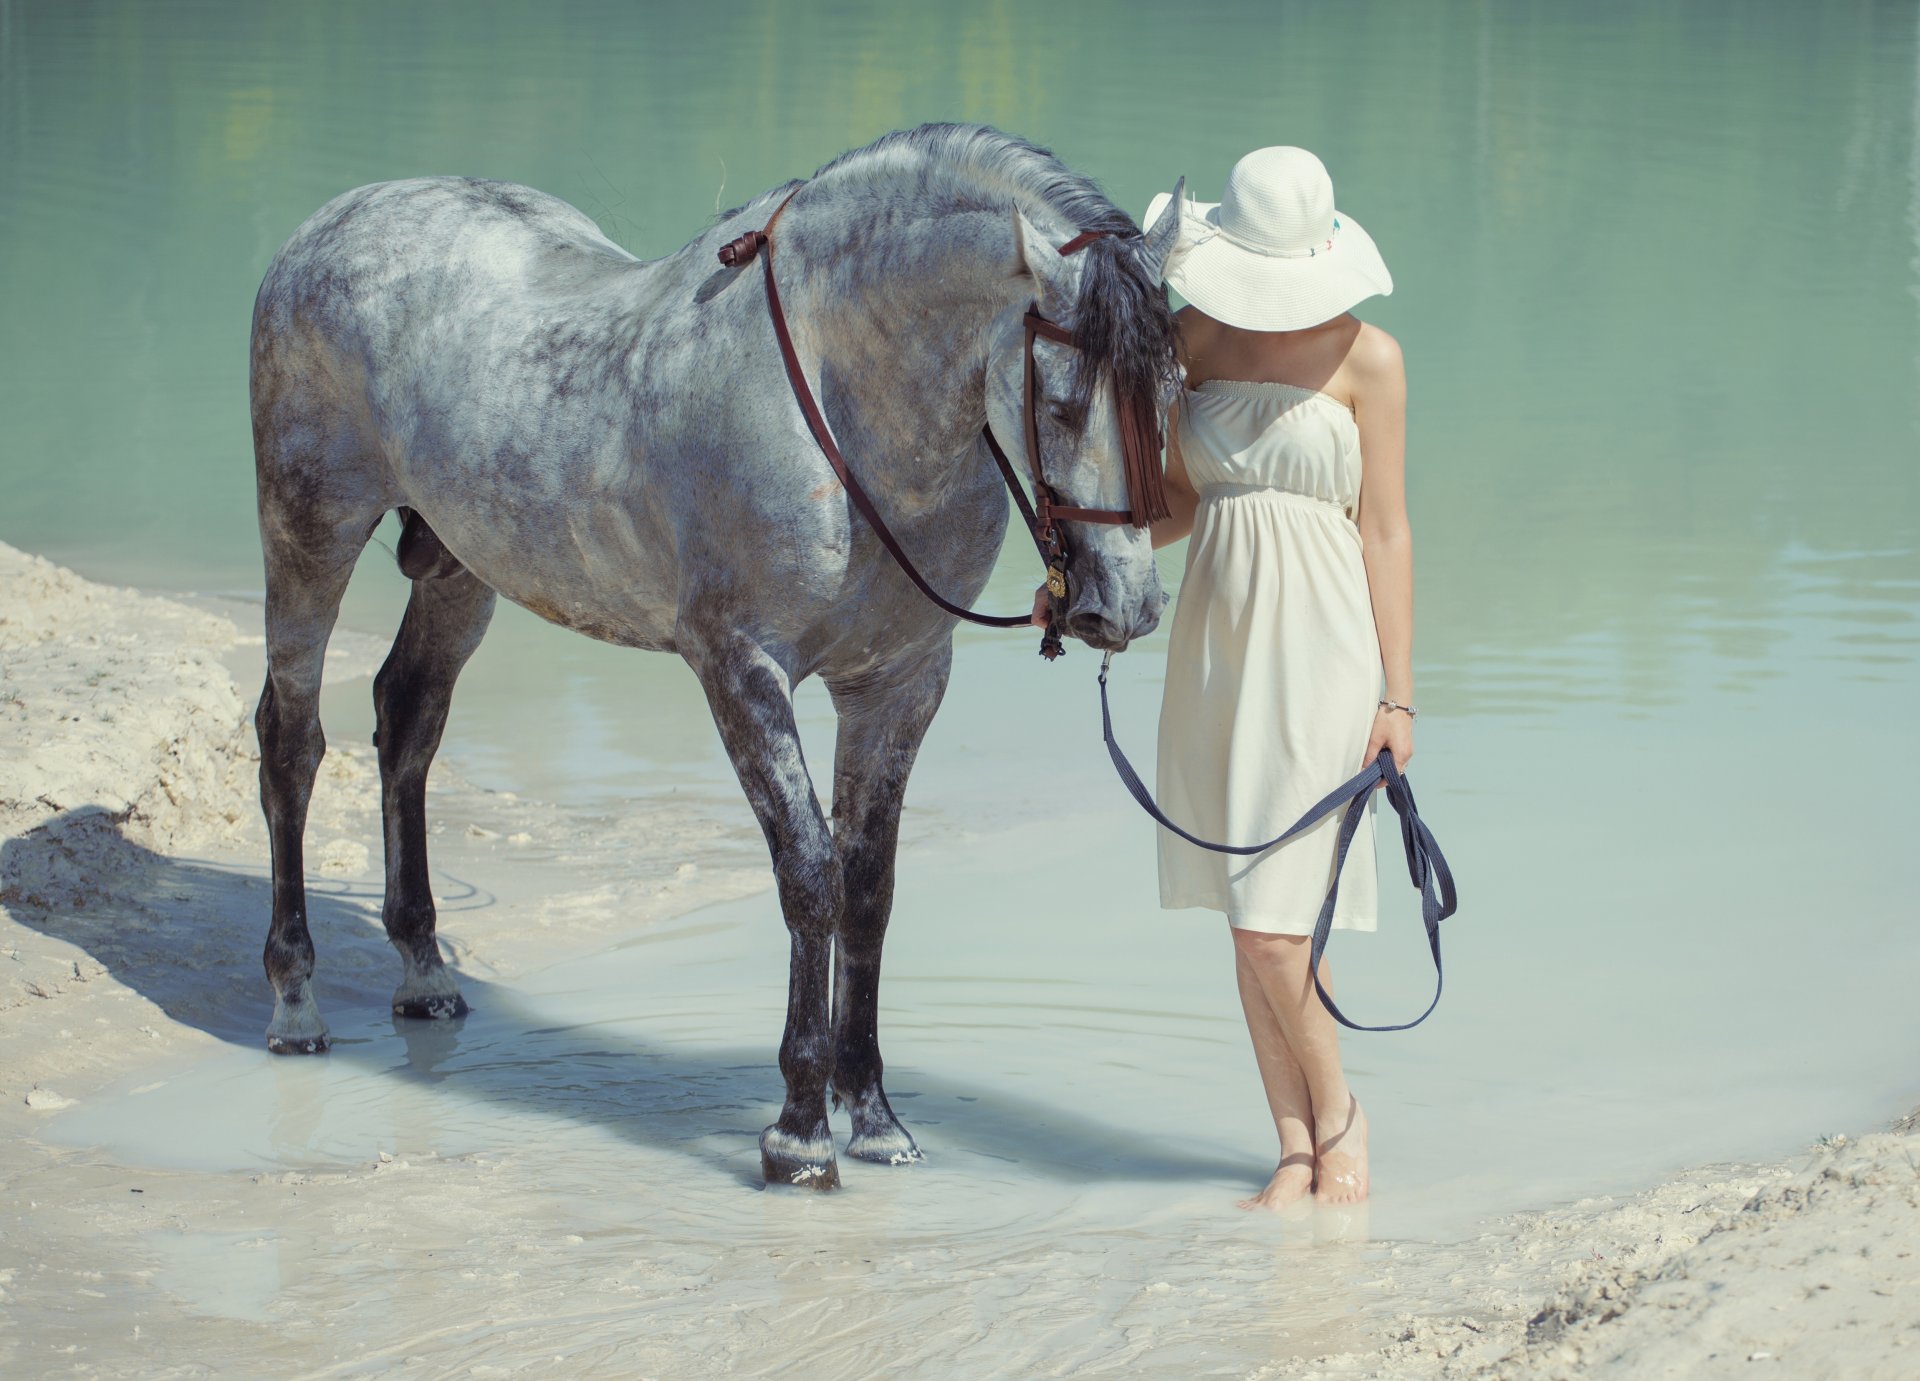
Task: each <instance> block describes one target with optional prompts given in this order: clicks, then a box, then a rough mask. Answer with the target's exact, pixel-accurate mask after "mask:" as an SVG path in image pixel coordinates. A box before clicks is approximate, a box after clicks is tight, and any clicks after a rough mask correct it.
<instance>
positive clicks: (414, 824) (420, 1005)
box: [373, 519, 494, 1017]
mask: <svg viewBox="0 0 1920 1381" xmlns="http://www.w3.org/2000/svg"><path fill="white" fill-rule="evenodd" d="M413 521H415V520H414V519H410V520H409V531H411V530H412V523H413ZM428 535H429V537H430V536H431V534H428ZM403 555H404V549H403ZM447 561H448V562H451V566H450V569H451V571H452V572H453V573H452V574H444V575H433V576H429V577H427V578H423V579H418V580H415V581H414V582H413V593H412V595H411V596H410V597H409V598H408V600H407V616H406V618H405V619H403V620H402V621H401V624H400V636H399V637H397V638H396V639H394V643H393V651H392V652H391V653H389V654H388V656H387V660H386V664H385V665H384V666H382V667H381V668H380V674H379V675H378V676H377V677H375V678H374V682H373V706H374V712H375V715H376V717H377V719H376V722H377V724H378V729H377V732H376V734H375V738H374V741H375V742H376V743H377V744H378V745H379V748H380V816H381V821H382V825H383V833H384V835H385V838H386V846H387V898H386V904H385V906H383V907H382V908H381V918H382V919H383V920H384V921H385V922H386V926H387V938H388V939H389V940H391V941H392V942H393V947H394V948H395V949H397V950H399V951H400V958H401V960H402V962H403V963H404V964H405V965H406V970H405V973H404V974H403V976H402V978H401V981H400V986H399V988H398V989H397V990H396V991H395V992H394V994H393V1010H394V1012H395V1014H396V1015H399V1016H403V1017H457V1016H464V1015H465V1014H466V1010H467V1004H466V1001H465V999H463V998H462V997H461V996H460V988H459V986H458V985H457V984H456V983H455V982H454V979H453V975H452V974H450V973H449V972H447V967H446V964H445V963H444V962H443V961H442V959H441V957H440V945H439V942H438V941H437V940H436V939H435V938H434V921H435V913H434V906H433V888H432V885H431V884H430V883H429V881H428V879H427V768H428V767H429V766H431V765H432V763H433V755H434V753H435V752H436V751H438V749H439V747H440V734H441V731H442V730H443V729H445V728H446V724H447V709H448V706H449V705H450V704H451V703H452V699H453V683H454V680H455V678H456V677H458V676H459V675H460V668H461V667H463V666H465V665H466V662H467V658H469V657H471V656H472V655H473V651H474V649H475V648H477V647H479V646H480V639H481V638H482V637H483V636H484V635H485V634H486V631H487V623H488V621H489V620H491V619H492V618H493V604H494V594H493V591H492V590H490V589H488V588H487V587H486V586H485V585H483V584H481V583H480V581H479V580H478V579H477V578H476V577H475V576H474V575H473V574H472V573H471V572H469V571H467V570H466V569H465V568H463V567H461V566H460V565H459V564H458V563H457V562H452V559H451V557H449V558H447ZM445 565H446V563H442V566H445Z"/></svg>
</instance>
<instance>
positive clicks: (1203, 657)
mask: <svg viewBox="0 0 1920 1381" xmlns="http://www.w3.org/2000/svg"><path fill="white" fill-rule="evenodd" d="M1165 204H1166V197H1165V196H1162V197H1160V198H1157V199H1156V200H1155V202H1154V204H1153V206H1152V207H1151V208H1149V210H1148V212H1147V219H1146V221H1145V224H1149V225H1150V224H1152V223H1153V220H1154V217H1155V216H1157V215H1158V214H1159V212H1160V210H1161V208H1162V207H1163V206H1164V205H1165ZM1167 282H1168V284H1169V285H1170V286H1171V287H1172V288H1173V289H1174V290H1175V291H1177V292H1178V293H1179V294H1180V295H1181V296H1182V297H1184V298H1186V299H1187V301H1188V302H1189V303H1190V304H1191V305H1190V306H1188V307H1186V308H1185V309H1184V310H1182V311H1181V312H1180V313H1179V315H1178V317H1177V321H1178V323H1179V328H1180V347H1181V355H1182V364H1183V365H1184V366H1185V368H1186V373H1187V379H1186V383H1187V387H1186V392H1185V396H1184V398H1183V399H1182V401H1181V405H1180V407H1179V408H1178V409H1177V412H1178V416H1177V418H1176V419H1174V422H1173V425H1171V426H1170V427H1169V429H1168V447H1167V481H1168V482H1167V493H1168V497H1169V501H1170V504H1171V507H1172V509H1173V514H1172V516H1171V517H1170V518H1168V519H1167V520H1166V521H1164V522H1160V523H1155V524H1154V526H1153V544H1154V546H1156V547H1161V546H1165V545H1166V544H1167V543H1169V542H1176V541H1179V540H1180V539H1181V538H1182V537H1186V536H1188V535H1189V534H1190V533H1191V534H1192V538H1193V540H1192V542H1191V544H1190V545H1189V546H1188V548H1187V565H1186V575H1185V578H1184V580H1183V581H1182V583H1181V587H1180V599H1179V605H1178V607H1177V609H1176V610H1175V613H1174V619H1173V633H1172V638H1171V643H1170V646H1169V648H1168V652H1167V683H1166V698H1165V700H1164V701H1163V703H1162V705H1161V712H1160V758H1159V794H1160V803H1161V805H1162V807H1163V808H1164V809H1165V810H1166V811H1167V813H1168V814H1169V815H1170V816H1171V817H1172V818H1173V819H1175V820H1177V821H1179V822H1180V823H1181V824H1182V825H1184V826H1185V827H1186V828H1187V829H1189V830H1191V831H1193V832H1194V833H1195V834H1198V835H1199V836H1200V837H1201V838H1203V839H1213V840H1218V841H1222V842H1225V843H1245V842H1248V841H1252V840H1259V839H1270V838H1272V837H1273V836H1274V835H1276V834H1278V833H1279V832H1280V831H1281V830H1282V829H1284V828H1285V827H1286V826H1287V825H1289V824H1291V823H1292V822H1293V821H1294V820H1295V819H1297V818H1298V817H1299V816H1300V815H1301V814H1302V813H1303V812H1304V811H1305V809H1306V808H1307V807H1308V806H1309V805H1311V804H1312V803H1313V802H1314V801H1315V800H1317V799H1318V798H1319V797H1320V796H1321V795H1323V794H1324V793H1325V792H1327V791H1329V790H1331V789H1332V788H1333V787H1335V786H1337V785H1339V783H1340V782H1342V781H1344V780H1345V779H1346V778H1347V777H1349V776H1351V775H1352V774H1353V773H1355V772H1356V771H1358V770H1359V769H1360V768H1361V767H1362V766H1364V765H1365V764H1366V763H1367V762H1370V761H1371V760H1372V759H1373V758H1374V757H1375V756H1377V755H1378V754H1379V752H1380V750H1381V748H1382V747H1385V748H1388V749H1390V750H1391V751H1392V753H1393V758H1394V761H1395V762H1396V763H1398V764H1399V765H1400V766H1401V767H1403V768H1404V767H1405V766H1406V764H1407V760H1408V758H1410V757H1411V756H1412V755H1413V714H1414V711H1413V669H1412V647H1413V541H1412V536H1411V533H1410V531H1409V529H1408V525H1407V512H1406V502H1405V490H1404V484H1403V466H1402V459H1403V452H1404V448H1405V435H1406V428H1405V422H1406V376H1405V373H1404V371H1403V369H1402V367H1401V361H1400V347H1399V346H1398V344H1396V343H1395V341H1394V339H1393V337H1391V336H1389V335H1388V334H1387V333H1386V332H1385V331H1382V330H1380V329H1379V328H1378V327H1376V326H1369V325H1367V324H1366V323H1365V322H1362V321H1359V320H1357V319H1356V318H1355V317H1354V316H1353V315H1352V313H1351V311H1350V310H1349V309H1350V308H1352V307H1353V306H1354V305H1355V304H1356V303H1358V302H1360V301H1362V300H1363V299H1365V298H1368V297H1372V296H1374V295H1375V294H1382V295H1384V294H1386V293H1390V292H1392V291H1393V279H1392V277H1391V276H1390V275H1389V274H1388V272H1387V267H1386V265H1385V264H1384V263H1383V262H1382V261H1381V259H1380V254H1379V251H1378V250H1376V249H1375V248H1374V244H1373V241H1372V239H1370V238H1369V237H1368V235H1367V233H1366V232H1365V231H1364V230H1362V229H1361V228H1360V227H1359V226H1358V225H1356V224H1355V223H1354V222H1353V220H1352V219H1351V218H1350V217H1348V216H1345V215H1342V214H1340V213H1338V212H1336V211H1335V209H1334V203H1333V183H1332V181H1331V179H1330V178H1329V177H1328V176H1327V170H1326V169H1325V168H1324V167H1323V166H1322V165H1321V163H1320V160H1319V159H1318V158H1315V157H1314V156H1313V155H1312V154H1311V153H1308V152H1307V151H1306V150H1305V149H1296V148H1268V149H1258V150H1256V151H1254V152H1253V153H1250V154H1248V155H1247V156H1246V157H1245V158H1243V159H1241V160H1240V162H1239V163H1238V164H1236V165H1235V166H1234V169H1233V174H1232V176H1231V177H1229V178H1228V180H1227V186H1226V190H1225V192H1224V193H1223V194H1222V197H1221V200H1220V202H1219V203H1218V204H1217V205H1204V204H1199V205H1197V204H1193V203H1189V204H1187V205H1186V206H1184V207H1183V208H1182V225H1181V239H1180V241H1179V243H1178V244H1177V245H1176V247H1175V249H1174V251H1173V255H1172V258H1171V261H1170V263H1169V266H1168V270H1167ZM1338 824H1339V819H1338V814H1337V813H1336V814H1335V815H1334V816H1333V817H1330V818H1328V819H1326V820H1324V821H1322V822H1321V824H1320V825H1319V826H1318V827H1316V828H1314V829H1313V830H1310V831H1309V832H1307V833H1306V834H1304V835H1301V836H1299V837H1298V838H1296V839H1294V840H1293V841H1291V842H1289V843H1287V844H1283V845H1280V846H1279V847H1277V848H1274V849H1269V850H1268V851H1267V852H1265V853H1263V854H1259V855H1256V856H1254V857H1253V858H1252V859H1246V858H1239V857H1235V856H1232V855H1227V854H1217V853H1211V852H1208V851H1206V850H1202V849H1198V848H1195V847H1194V846H1193V845H1191V844H1188V843H1186V842H1185V841H1183V840H1181V839H1179V838H1177V837H1175V836H1174V835H1172V834H1170V833H1168V832H1167V831H1165V830H1162V831H1160V904H1161V905H1162V906H1163V907H1168V908H1176V907H1206V908H1209V909H1211V910H1215V911H1223V912H1225V913H1226V916H1227V920H1228V922H1229V924H1230V925H1231V926H1232V928H1233V941H1234V963H1235V968H1236V970H1237V973H1238V979H1239V987H1240V1002H1241V1005H1242V1007H1243V1008H1244V1009H1245V1012H1246V1018H1247V1027H1248V1030H1249V1031H1250V1032H1251V1033H1252V1036H1253V1050H1254V1055H1255V1058H1256V1060H1257V1061H1258V1063H1259V1067H1260V1077H1261V1079H1262V1081H1263V1082H1264V1083H1265V1084H1266V1093H1267V1103H1268V1106H1269V1107H1270V1108H1271V1109H1272V1111H1273V1121H1274V1125H1275V1127H1276V1128H1277V1129H1278V1130H1279V1133H1280V1164H1279V1168H1278V1169H1276V1170H1275V1171H1274V1172H1273V1178H1272V1179H1271V1180H1269V1181H1268V1183H1267V1186H1266V1188H1265V1189H1263V1190H1262V1191H1261V1192H1260V1193H1259V1194H1258V1195H1256V1196H1254V1197H1253V1198H1251V1199H1246V1200H1243V1201H1242V1203H1241V1207H1243V1208H1269V1209H1279V1208H1284V1207H1285V1206H1286V1205H1288V1204H1290V1203H1293V1202H1295V1201H1296V1200H1299V1199H1301V1198H1303V1197H1304V1196H1305V1195H1306V1194H1307V1193H1309V1192H1312V1193H1313V1194H1314V1196H1315V1197H1316V1198H1317V1199H1319V1200H1321V1201H1322V1202H1328V1203H1352V1202H1357V1201H1358V1200H1361V1199H1364V1198H1365V1197H1366V1196H1367V1188H1368V1174H1367V1120H1366V1116H1365V1114H1364V1113H1362V1112H1361V1110H1360V1104H1359V1101H1358V1100H1357V1099H1356V1098H1355V1097H1354V1096H1353V1094H1352V1092H1351V1091H1350V1090H1349V1089H1348V1087H1347V1079H1346V1074H1345V1073H1344V1071H1343V1070H1342V1069H1341V1067H1340V1041H1339V1028H1338V1027H1337V1026H1336V1025H1335V1024H1334V1021H1333V1018H1332V1017H1331V1016H1329V1015H1328V1013H1327V1011H1326V1009H1325V1008H1324V1007H1323V1006H1322V1005H1321V1003H1320V1000H1319V998H1318V997H1317V996H1316V994H1315V993H1314V990H1313V981H1312V976H1311V975H1310V973H1309V972H1308V961H1307V953H1308V937H1309V934H1310V932H1311V931H1312V929H1313V923H1314V920H1315V918H1316V917H1317V916H1318V915H1319V912H1320V908H1321V905H1322V903H1323V902H1324V900H1325V897H1326V892H1327V886H1328V883H1329V881H1330V880H1331V877H1332V865H1333V849H1334V836H1335V833H1336V831H1337V829H1338ZM1372 825H1373V820H1372V813H1371V811H1369V814H1368V818H1367V820H1366V822H1365V826H1364V827H1363V828H1362V829H1361V831H1360V833H1359V834H1358V835H1357V836H1356V837H1355V839H1354V843H1353V848H1352V851H1351V853H1350V854H1349V855H1348V857H1347V862H1346V867H1345V869H1344V871H1343V873H1342V875H1341V879H1340V882H1341V886H1340V900H1339V906H1338V908H1337V910H1336V911H1335V915H1334V925H1335V926H1336V927H1337V928H1341V929H1349V930H1372V929H1373V928H1374V925H1375V896H1376V880H1375V876H1374V850H1373V829H1372ZM1321 979H1322V981H1323V982H1326V983H1327V984H1328V988H1329V991H1331V986H1332V985H1331V981H1330V979H1329V978H1328V977H1327V970H1326V966H1325V963H1324V962H1323V963H1322V966H1321Z"/></svg>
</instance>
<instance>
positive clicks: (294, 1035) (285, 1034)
mask: <svg viewBox="0 0 1920 1381" xmlns="http://www.w3.org/2000/svg"><path fill="white" fill-rule="evenodd" d="M332 1044H333V1040H332V1038H331V1037H330V1036H329V1035H328V1034H327V1023H326V1019H325V1018H324V1017H322V1016H321V1015H320V1005H319V1004H318V1003H316V1002H315V1001H314V1000H313V990H312V989H311V988H307V989H304V990H303V991H302V992H301V994H300V996H299V997H298V998H297V999H296V1000H295V1001H294V1002H292V1003H291V1004H290V1003H288V1002H287V1000H286V999H285V998H282V997H277V996H276V997H275V998H274V1001H273V1020H272V1021H270V1022H268V1023H267V1049H269V1050H271V1051H272V1052H273V1053H274V1054H276V1055H324V1054H326V1053H327V1047H328V1046H330V1045H332Z"/></svg>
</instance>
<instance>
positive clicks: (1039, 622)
mask: <svg viewBox="0 0 1920 1381" xmlns="http://www.w3.org/2000/svg"><path fill="white" fill-rule="evenodd" d="M1052 613H1053V602H1052V599H1051V597H1050V596H1049V595H1048V594H1047V587H1046V586H1045V585H1042V586H1041V587H1040V588H1039V589H1037V590H1035V591H1034V592H1033V617H1032V618H1031V619H1029V620H1027V621H1028V622H1029V623H1031V624H1032V625H1033V626H1034V627H1035V628H1045V627H1046V626H1047V622H1048V616H1049V615H1051V614H1052Z"/></svg>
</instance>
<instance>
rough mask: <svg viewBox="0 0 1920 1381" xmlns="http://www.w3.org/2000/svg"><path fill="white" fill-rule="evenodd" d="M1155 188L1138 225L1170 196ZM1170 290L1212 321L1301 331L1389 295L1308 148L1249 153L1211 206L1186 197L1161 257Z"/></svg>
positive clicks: (1385, 276) (1382, 269)
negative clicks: (1176, 233)
mask: <svg viewBox="0 0 1920 1381" xmlns="http://www.w3.org/2000/svg"><path fill="white" fill-rule="evenodd" d="M1171 196H1172V194H1171V193H1167V192H1162V193H1161V194H1160V195H1159V196H1157V197H1155V198H1154V199H1153V202H1152V204H1151V205H1149V206H1148V207H1147V214H1146V216H1145V218H1144V219H1143V220H1142V221H1141V222H1140V223H1141V224H1142V225H1152V224H1153V223H1154V221H1155V219H1156V218H1158V216H1159V215H1160V213H1161V212H1162V211H1163V210H1165V209H1166V205H1167V202H1168V201H1169V200H1171ZM1166 277H1167V286H1169V287H1171V288H1172V289H1173V290H1174V291H1175V292H1177V293H1179V294H1180V295H1181V296H1182V297H1184V298H1186V299H1187V301H1189V302H1191V303H1192V304H1193V305H1194V306H1196V307H1198V308H1199V309H1200V310H1201V311H1203V312H1205V313H1206V314H1207V315H1208V316H1210V317H1212V318H1213V319H1214V320H1216V321H1224V322H1226V323H1227V325H1229V326H1238V327H1240V328H1241V329H1242V330H1247V331H1298V330H1303V329H1304V328H1306V327H1308V326H1318V325H1319V324H1320V323H1321V322H1323V321H1331V320H1332V319H1333V318H1334V317H1337V316H1339V315H1340V313H1342V312H1344V311H1346V310H1347V309H1348V308H1350V307H1352V306H1353V305H1354V304H1355V303H1357V302H1361V301H1363V300H1365V299H1366V298H1369V297H1374V296H1381V297H1384V296H1386V295H1387V294H1388V293H1390V292H1392V291H1393V275H1392V274H1390V273H1388V272H1387V265H1386V262H1385V261H1384V260H1383V259H1381V257H1380V251H1379V250H1378V249H1376V248H1374V244H1373V237H1372V236H1370V235H1368V234H1367V232H1366V231H1364V230H1362V229H1361V228H1360V226H1359V224H1358V222H1356V221H1355V220H1354V219H1353V218H1352V217H1351V216H1348V215H1346V214H1345V213H1344V212H1341V211H1336V210H1335V209H1334V205H1333V179H1332V178H1331V177H1329V176H1327V169H1326V166H1325V165H1324V164H1322V163H1321V162H1320V160H1319V159H1318V158H1315V157H1314V156H1313V155H1312V154H1311V153H1308V152H1307V151H1306V150H1305V149H1296V148H1293V147H1291V146H1288V145H1284V144H1283V145H1277V146H1275V147H1273V148H1269V149H1255V150H1254V151H1253V152H1252V153H1250V154H1248V155H1247V156H1246V157H1245V158H1243V159H1241V160H1240V161H1239V162H1238V163H1236V164H1234V165H1233V172H1232V173H1231V174H1230V175H1229V176H1228V178H1227V187H1226V190H1225V191H1224V192H1222V193H1221V194H1220V200H1219V201H1218V202H1196V201H1193V200H1188V201H1187V203H1186V204H1185V205H1184V206H1182V207H1181V208H1180V235H1179V238H1178V239H1177V240H1176V241H1175V242H1174V246H1173V251H1172V253H1171V254H1170V255H1169V256H1168V259H1167V271H1166Z"/></svg>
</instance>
